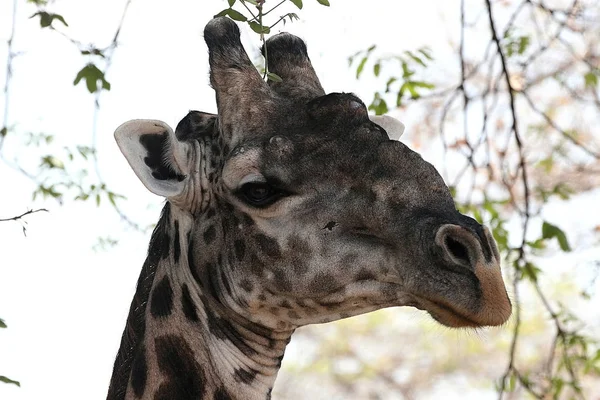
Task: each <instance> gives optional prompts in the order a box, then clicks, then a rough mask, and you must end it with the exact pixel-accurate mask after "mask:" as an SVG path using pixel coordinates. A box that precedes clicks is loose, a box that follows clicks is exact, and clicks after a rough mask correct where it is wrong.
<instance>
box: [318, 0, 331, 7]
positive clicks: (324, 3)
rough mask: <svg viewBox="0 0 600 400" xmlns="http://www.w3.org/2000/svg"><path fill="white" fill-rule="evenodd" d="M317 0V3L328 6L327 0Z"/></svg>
mask: <svg viewBox="0 0 600 400" xmlns="http://www.w3.org/2000/svg"><path fill="white" fill-rule="evenodd" d="M317 1H318V2H319V4H322V5H324V6H327V7H329V6H330V4H329V0H317Z"/></svg>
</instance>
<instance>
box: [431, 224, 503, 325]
mask: <svg viewBox="0 0 600 400" xmlns="http://www.w3.org/2000/svg"><path fill="white" fill-rule="evenodd" d="M476 227H477V228H478V229H472V227H465V226H459V225H454V224H445V225H442V226H441V227H440V228H439V230H438V231H437V233H436V235H435V243H436V245H437V246H439V248H440V249H441V251H442V254H443V258H444V261H445V262H444V263H443V264H442V265H444V267H445V268H447V269H448V270H450V271H453V272H457V273H461V272H462V273H466V274H469V275H470V274H471V273H472V274H474V275H475V277H476V279H477V284H478V292H479V294H480V295H479V296H478V299H477V301H476V303H477V304H469V305H463V304H460V303H459V304H456V303H454V302H452V301H451V299H445V298H442V297H437V296H435V297H434V298H432V299H428V300H427V301H426V303H429V304H426V305H425V306H424V308H426V309H427V310H428V311H429V312H430V313H431V314H432V316H434V318H436V319H437V320H438V321H439V322H441V323H443V324H444V325H448V326H452V327H478V326H497V325H502V324H504V323H505V322H506V321H507V320H508V318H509V317H510V315H511V312H512V306H511V303H510V299H509V298H508V295H507V293H506V289H505V286H504V281H503V279H502V273H501V269H500V255H499V253H498V249H497V247H496V243H495V241H494V239H493V237H492V234H491V233H490V231H489V229H487V228H486V227H482V226H480V225H477V226H476ZM465 270H466V271H465Z"/></svg>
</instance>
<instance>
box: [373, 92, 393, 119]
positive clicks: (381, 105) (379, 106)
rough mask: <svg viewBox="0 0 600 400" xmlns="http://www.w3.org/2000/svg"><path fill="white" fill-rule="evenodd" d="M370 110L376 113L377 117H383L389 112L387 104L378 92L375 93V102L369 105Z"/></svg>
mask: <svg viewBox="0 0 600 400" xmlns="http://www.w3.org/2000/svg"><path fill="white" fill-rule="evenodd" d="M369 110H371V111H374V112H375V114H376V115H383V114H386V113H387V112H388V111H389V110H388V106H387V103H386V102H385V100H384V99H382V98H381V95H380V94H379V93H377V92H376V93H375V97H374V98H373V101H372V102H371V104H370V105H369Z"/></svg>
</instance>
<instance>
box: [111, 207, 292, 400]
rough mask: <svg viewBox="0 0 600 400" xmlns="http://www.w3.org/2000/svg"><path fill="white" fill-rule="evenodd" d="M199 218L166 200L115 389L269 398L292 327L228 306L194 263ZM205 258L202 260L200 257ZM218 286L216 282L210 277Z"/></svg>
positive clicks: (114, 394)
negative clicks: (261, 321)
mask: <svg viewBox="0 0 600 400" xmlns="http://www.w3.org/2000/svg"><path fill="white" fill-rule="evenodd" d="M191 228H192V217H191V216H189V215H186V214H185V213H184V212H182V211H181V210H179V209H178V208H177V207H171V206H170V204H169V203H167V204H166V205H165V208H164V209H163V213H162V215H161V218H160V220H159V223H158V224H157V226H156V228H155V230H154V232H153V234H152V239H151V241H150V247H149V251H148V257H147V259H146V262H145V263H144V267H143V268H142V273H141V275H140V278H139V280H138V286H137V290H136V294H135V296H134V299H133V301H132V304H131V308H130V312H129V316H128V318H127V325H126V327H125V331H124V333H123V338H122V340H121V346H120V349H119V352H118V354H117V358H116V361H115V366H114V370H113V376H112V378H111V383H110V387H109V392H108V399H109V400H116V399H119V400H121V399H128V400H129V399H190V400H191V399H211V400H225V399H240V400H254V399H257V400H258V399H261V400H264V399H269V398H270V396H271V389H272V387H273V384H274V382H275V378H276V376H277V372H278V371H279V368H280V366H281V360H282V359H283V354H284V351H285V347H286V345H287V343H288V342H289V339H290V337H291V334H292V331H280V332H274V331H272V330H270V329H267V328H265V327H263V326H260V325H258V324H256V323H254V322H251V321H248V320H247V319H246V318H244V317H242V316H240V315H238V314H237V313H235V312H233V311H232V310H231V309H229V308H228V307H226V306H224V305H222V304H221V303H220V302H219V301H218V300H217V299H216V298H215V296H213V295H211V294H210V293H211V292H214V291H215V290H219V288H215V287H211V288H210V290H207V289H206V285H205V284H204V283H203V282H206V281H210V279H208V277H199V276H197V274H196V273H194V272H193V271H192V269H191V268H190V262H189V258H190V256H189V255H188V248H189V241H190V230H191ZM196 261H197V260H194V262H196ZM208 285H210V283H208Z"/></svg>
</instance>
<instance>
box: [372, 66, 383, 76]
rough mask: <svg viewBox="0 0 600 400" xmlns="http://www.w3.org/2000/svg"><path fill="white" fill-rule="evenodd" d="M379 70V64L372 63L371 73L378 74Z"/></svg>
mask: <svg viewBox="0 0 600 400" xmlns="http://www.w3.org/2000/svg"><path fill="white" fill-rule="evenodd" d="M380 71H381V64H379V63H376V64H375V65H373V75H375V76H379V72H380Z"/></svg>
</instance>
